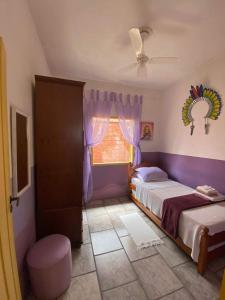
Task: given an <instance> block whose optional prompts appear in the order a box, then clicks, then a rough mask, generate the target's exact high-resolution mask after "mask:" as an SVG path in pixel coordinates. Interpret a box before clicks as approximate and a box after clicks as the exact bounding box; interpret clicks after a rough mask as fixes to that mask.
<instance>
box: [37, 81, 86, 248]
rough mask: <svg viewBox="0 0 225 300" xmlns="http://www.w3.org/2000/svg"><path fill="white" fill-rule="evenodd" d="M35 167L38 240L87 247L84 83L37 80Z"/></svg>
mask: <svg viewBox="0 0 225 300" xmlns="http://www.w3.org/2000/svg"><path fill="white" fill-rule="evenodd" d="M35 79H36V89H35V90H36V96H35V105H34V114H35V121H34V122H35V124H34V126H35V127H34V128H35V163H36V198H37V230H38V237H43V236H45V235H48V234H51V233H61V234H65V235H67V236H68V237H69V238H70V240H71V242H73V243H75V244H79V243H81V231H82V228H81V224H82V193H83V188H82V187H83V172H82V170H83V86H84V83H82V82H76V81H71V80H65V79H57V78H49V77H43V76H36V78H35Z"/></svg>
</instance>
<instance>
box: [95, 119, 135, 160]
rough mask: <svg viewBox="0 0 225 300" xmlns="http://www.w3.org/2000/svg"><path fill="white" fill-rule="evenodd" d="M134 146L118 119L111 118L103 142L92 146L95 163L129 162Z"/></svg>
mask: <svg viewBox="0 0 225 300" xmlns="http://www.w3.org/2000/svg"><path fill="white" fill-rule="evenodd" d="M131 155H132V146H131V145H130V144H128V142H127V141H126V140H125V139H124V137H123V134H122V132H121V130H120V126H119V123H118V120H117V119H111V120H110V123H109V127H108V130H107V132H106V135H105V137H104V139H103V142H102V143H101V144H99V145H97V146H95V147H93V148H92V162H93V164H94V165H95V164H114V163H128V162H130V161H131Z"/></svg>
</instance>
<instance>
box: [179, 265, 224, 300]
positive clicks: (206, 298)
mask: <svg viewBox="0 0 225 300" xmlns="http://www.w3.org/2000/svg"><path fill="white" fill-rule="evenodd" d="M174 271H175V272H176V274H177V276H178V277H179V278H180V280H181V281H182V283H183V284H184V286H185V287H186V288H187V289H188V291H190V292H191V294H192V295H193V296H194V297H195V298H196V299H198V300H216V299H218V295H219V289H218V286H215V284H214V283H212V279H211V278H210V279H207V275H204V277H203V276H201V275H200V274H198V272H197V269H196V265H195V264H194V263H193V262H188V263H185V264H183V265H180V266H178V267H175V268H174ZM216 285H217V284H216Z"/></svg>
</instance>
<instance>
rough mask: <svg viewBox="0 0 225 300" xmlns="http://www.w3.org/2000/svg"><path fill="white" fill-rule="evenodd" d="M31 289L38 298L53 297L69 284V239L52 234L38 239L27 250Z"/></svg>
mask: <svg viewBox="0 0 225 300" xmlns="http://www.w3.org/2000/svg"><path fill="white" fill-rule="evenodd" d="M27 264H28V269H29V275H30V281H31V286H32V291H33V294H34V296H35V297H37V298H38V299H46V300H49V299H54V298H56V297H58V296H60V295H61V294H62V293H63V292H64V291H65V290H66V289H67V288H68V287H69V285H70V281H71V272H72V259H71V245H70V240H69V239H68V238H67V237H65V236H63V235H60V234H53V235H50V236H47V237H45V238H43V239H41V240H39V241H38V242H37V243H36V244H35V245H34V246H33V247H32V248H31V249H30V251H29V252H28V255H27Z"/></svg>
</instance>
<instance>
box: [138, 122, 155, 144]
mask: <svg viewBox="0 0 225 300" xmlns="http://www.w3.org/2000/svg"><path fill="white" fill-rule="evenodd" d="M153 130H154V123H153V122H141V140H143V141H151V140H153Z"/></svg>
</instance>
